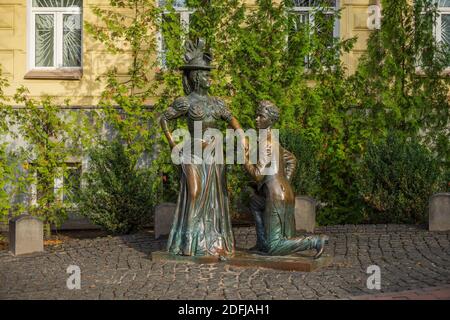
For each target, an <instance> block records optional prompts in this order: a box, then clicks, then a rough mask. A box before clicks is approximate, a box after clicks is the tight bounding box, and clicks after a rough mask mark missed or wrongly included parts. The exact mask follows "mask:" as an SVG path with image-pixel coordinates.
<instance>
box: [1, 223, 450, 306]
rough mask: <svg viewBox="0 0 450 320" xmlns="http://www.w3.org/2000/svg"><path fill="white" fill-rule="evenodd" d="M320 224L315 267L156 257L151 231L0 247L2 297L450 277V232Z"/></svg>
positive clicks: (258, 289)
mask: <svg viewBox="0 0 450 320" xmlns="http://www.w3.org/2000/svg"><path fill="white" fill-rule="evenodd" d="M234 231H235V237H236V244H237V247H239V248H248V247H251V246H253V245H254V244H255V232H254V228H247V227H244V228H236V229H235V230H234ZM316 232H317V233H321V234H327V235H329V237H330V243H329V245H328V246H327V249H326V251H325V253H326V254H329V255H333V256H334V262H333V264H332V265H331V266H329V267H327V268H325V269H323V270H320V271H318V272H312V273H304V272H289V271H279V270H268V269H258V268H254V267H250V268H248V267H244V268H241V267H234V266H224V265H222V264H216V265H208V264H186V263H179V262H172V263H165V262H164V263H162V262H155V261H151V260H150V254H151V253H152V252H154V251H158V250H161V249H163V248H165V241H164V240H155V239H154V237H153V235H152V234H151V233H149V232H141V233H138V234H134V235H129V236H117V237H104V238H95V239H84V240H70V241H68V242H66V243H64V244H62V245H59V246H48V247H46V248H45V249H46V252H44V253H39V254H32V255H29V256H28V255H27V256H19V257H14V256H12V255H11V254H10V253H8V252H6V251H0V298H1V299H49V300H52V299H349V298H351V297H352V296H361V295H363V296H369V297H372V296H373V297H374V298H377V297H378V295H379V294H380V292H381V293H390V294H391V295H392V296H393V297H395V298H400V297H403V296H405V294H403V293H402V292H405V291H408V290H413V291H414V292H415V294H416V295H418V293H420V292H421V291H420V290H422V288H427V287H430V286H431V287H432V286H440V287H442V286H444V285H450V248H449V247H450V246H449V243H450V232H429V231H427V230H426V229H422V228H420V227H416V226H404V225H367V226H359V225H356V226H355V225H346V226H332V227H319V228H318V230H316ZM373 264H375V265H378V266H380V269H381V288H382V290H380V291H378V290H369V289H367V287H366V281H367V277H368V276H369V274H367V273H366V270H367V267H369V266H370V265H373ZM69 265H78V266H80V269H81V289H80V290H69V289H68V288H67V286H66V281H67V278H68V277H69V276H70V275H69V274H68V273H67V272H66V271H67V267H68V266H69ZM444 289H445V288H444ZM396 292H400V293H401V294H398V295H394V294H395V293H396ZM447 293H448V292H447V291H445V290H441V291H437V292H436V293H435V294H434V295H432V294H428V295H422V296H424V297H425V298H429V297H431V296H433V297H435V298H444V297H445V296H446V294H447ZM411 297H414V295H409V296H408V295H406V296H405V297H404V298H411Z"/></svg>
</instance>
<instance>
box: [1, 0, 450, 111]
mask: <svg viewBox="0 0 450 320" xmlns="http://www.w3.org/2000/svg"><path fill="white" fill-rule="evenodd" d="M155 1H156V0H155ZM314 2H315V1H314V0H310V1H308V0H306V1H305V0H297V1H295V3H296V4H295V5H296V7H295V8H294V9H293V10H294V11H297V12H298V14H299V15H301V18H302V19H310V16H309V15H308V11H309V10H311V9H312V7H313V6H314ZM376 2H377V1H369V0H337V1H331V2H330V3H332V4H333V5H335V6H336V7H338V8H341V9H342V17H341V19H340V21H338V23H337V24H336V27H335V30H334V36H339V37H341V38H350V37H354V36H356V37H357V38H358V41H357V43H356V44H355V47H354V48H353V50H352V51H351V52H350V53H349V54H346V55H345V56H343V57H342V59H343V62H344V63H345V64H346V65H347V66H348V68H349V71H350V72H351V71H353V70H354V69H355V66H356V64H357V61H358V58H359V56H360V55H361V54H362V53H363V52H364V50H365V47H366V41H367V38H368V36H369V34H370V25H368V20H370V19H371V16H372V17H375V11H374V10H373V9H370V7H369V6H370V5H374V4H376ZM108 3H109V0H0V64H1V65H2V69H3V75H4V76H6V77H7V78H8V80H9V82H10V84H11V86H10V87H9V88H8V89H7V91H6V94H7V95H12V94H13V93H14V92H15V90H16V89H17V88H18V87H19V86H21V85H23V86H25V87H27V88H28V89H29V90H30V96H31V97H36V98H37V97H40V96H42V95H44V94H47V95H51V96H54V97H56V98H57V99H59V100H61V101H64V100H65V99H70V104H71V105H72V106H74V107H91V106H94V105H95V104H96V103H97V101H98V98H99V96H100V94H101V91H102V85H101V83H99V81H98V80H97V77H98V76H100V75H102V74H103V73H104V72H105V71H106V70H107V69H108V68H109V67H110V66H112V65H115V66H117V67H118V68H119V73H123V74H124V75H125V74H126V72H127V66H128V63H129V60H130V59H127V58H128V57H127V55H126V54H121V55H111V54H109V53H107V51H106V49H105V48H103V47H102V45H101V44H99V43H98V42H95V41H94V40H93V39H91V38H90V37H89V36H88V35H87V34H86V32H85V30H83V21H91V22H95V21H96V20H95V19H96V17H95V16H94V15H93V13H92V6H94V5H96V6H100V7H107V6H108ZM184 3H185V1H183V0H181V1H176V2H175V5H176V6H177V10H179V11H180V13H181V14H180V19H181V20H187V19H189V10H188V9H187V8H185V7H184ZM449 6H450V5H449ZM443 21H444V22H446V21H447V19H445V20H443Z"/></svg>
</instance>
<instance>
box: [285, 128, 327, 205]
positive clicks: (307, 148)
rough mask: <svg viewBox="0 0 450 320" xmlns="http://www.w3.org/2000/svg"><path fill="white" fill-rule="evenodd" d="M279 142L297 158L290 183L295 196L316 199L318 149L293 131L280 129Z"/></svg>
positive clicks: (318, 172) (317, 189)
mask: <svg viewBox="0 0 450 320" xmlns="http://www.w3.org/2000/svg"><path fill="white" fill-rule="evenodd" d="M280 142H281V145H282V146H283V148H285V149H287V150H289V151H290V152H292V154H294V155H295V157H296V158H297V169H296V171H295V175H294V176H293V178H292V182H291V184H292V187H293V189H294V192H295V194H297V195H309V196H311V197H317V196H318V195H319V194H320V170H319V169H320V166H319V159H318V151H317V149H318V148H317V147H316V146H314V145H313V144H312V142H311V141H309V140H308V138H305V137H303V136H302V135H301V134H299V133H298V132H296V131H294V130H283V129H282V130H281V132H280Z"/></svg>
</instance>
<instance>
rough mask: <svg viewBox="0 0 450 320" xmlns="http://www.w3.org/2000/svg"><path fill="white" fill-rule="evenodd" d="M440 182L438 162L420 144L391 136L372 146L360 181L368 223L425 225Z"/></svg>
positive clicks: (363, 163)
mask: <svg viewBox="0 0 450 320" xmlns="http://www.w3.org/2000/svg"><path fill="white" fill-rule="evenodd" d="M440 179H441V172H440V169H439V164H438V162H437V161H436V160H435V159H434V158H433V156H432V154H431V152H430V151H429V150H428V149H427V148H425V147H424V146H422V145H421V144H419V143H418V142H417V141H414V140H407V139H403V138H399V137H397V136H394V135H392V134H391V135H389V136H388V138H387V139H386V141H384V142H381V143H378V144H369V146H368V149H367V152H366V153H365V155H364V156H363V159H362V163H361V166H360V170H359V174H358V178H357V186H358V189H359V193H360V196H361V197H362V198H363V201H364V202H365V204H366V210H365V213H366V214H367V216H366V218H367V219H368V222H370V223H415V224H422V223H425V222H426V221H427V214H426V207H427V203H428V199H429V197H430V196H431V195H432V194H433V193H434V192H436V191H438V189H439V186H440V181H442V180H440Z"/></svg>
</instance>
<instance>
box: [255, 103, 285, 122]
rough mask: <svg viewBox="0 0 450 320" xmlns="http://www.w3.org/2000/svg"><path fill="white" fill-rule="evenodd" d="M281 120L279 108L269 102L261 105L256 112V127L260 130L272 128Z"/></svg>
mask: <svg viewBox="0 0 450 320" xmlns="http://www.w3.org/2000/svg"><path fill="white" fill-rule="evenodd" d="M279 118H280V111H279V110H278V108H277V106H276V105H274V104H273V103H272V102H270V101H268V100H263V101H261V102H260V103H259V105H258V109H257V110H256V126H257V127H258V129H267V128H268V127H271V126H272V125H273V124H274V123H275V122H277V121H278V119H279Z"/></svg>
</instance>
